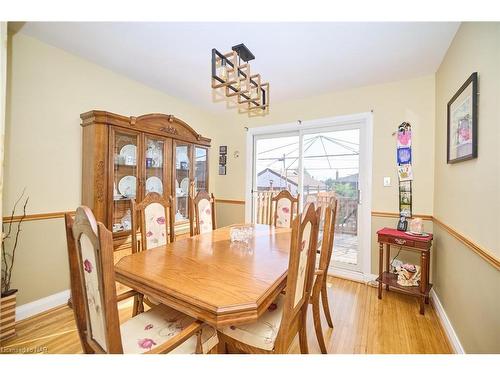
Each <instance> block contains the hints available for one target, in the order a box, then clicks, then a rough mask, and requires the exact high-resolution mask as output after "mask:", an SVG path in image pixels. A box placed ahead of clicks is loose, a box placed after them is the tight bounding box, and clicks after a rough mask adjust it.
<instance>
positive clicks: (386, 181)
mask: <svg viewBox="0 0 500 375" xmlns="http://www.w3.org/2000/svg"><path fill="white" fill-rule="evenodd" d="M387 186H391V178H390V177H384V187H387Z"/></svg>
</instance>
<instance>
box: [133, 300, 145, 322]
mask: <svg viewBox="0 0 500 375" xmlns="http://www.w3.org/2000/svg"><path fill="white" fill-rule="evenodd" d="M143 301H144V296H143V295H142V294H139V295H136V296H134V307H133V308H132V316H133V317H134V316H136V315H138V314H142V313H143V312H144V304H143Z"/></svg>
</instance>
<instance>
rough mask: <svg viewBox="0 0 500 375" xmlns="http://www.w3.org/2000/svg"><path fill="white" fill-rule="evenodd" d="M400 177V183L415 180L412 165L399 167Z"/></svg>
mask: <svg viewBox="0 0 500 375" xmlns="http://www.w3.org/2000/svg"><path fill="white" fill-rule="evenodd" d="M398 176H399V181H400V182H403V181H411V180H413V171H412V167H411V164H404V165H400V166H398Z"/></svg>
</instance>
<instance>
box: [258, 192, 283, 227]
mask: <svg viewBox="0 0 500 375" xmlns="http://www.w3.org/2000/svg"><path fill="white" fill-rule="evenodd" d="M254 194H256V195H255V223H256V224H266V225H273V223H274V216H273V210H272V208H273V201H272V198H273V197H274V196H275V195H277V194H278V192H277V191H274V190H266V191H257V192H255V193H254Z"/></svg>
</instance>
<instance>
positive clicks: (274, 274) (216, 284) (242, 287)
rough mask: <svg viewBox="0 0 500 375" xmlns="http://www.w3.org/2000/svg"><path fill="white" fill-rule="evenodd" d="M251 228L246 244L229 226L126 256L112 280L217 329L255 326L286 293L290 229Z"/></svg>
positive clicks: (118, 265)
mask: <svg viewBox="0 0 500 375" xmlns="http://www.w3.org/2000/svg"><path fill="white" fill-rule="evenodd" d="M252 227H253V236H252V238H251V240H250V241H249V242H248V244H242V243H240V242H231V240H230V228H231V226H229V227H223V228H219V229H216V230H214V231H212V232H209V233H204V234H200V235H197V236H193V237H190V238H185V239H182V240H179V241H176V242H173V243H169V244H166V245H163V246H160V247H157V248H153V249H150V250H147V251H142V252H138V253H135V254H131V255H127V256H125V257H123V258H122V259H121V260H120V261H119V262H118V263H117V264H116V265H115V271H116V281H118V282H120V283H122V284H125V285H126V286H129V287H131V288H133V289H135V290H136V291H138V292H140V293H143V294H144V295H147V296H150V297H152V298H154V299H156V300H158V301H159V302H161V303H163V304H165V305H168V306H170V307H172V308H175V309H177V310H179V311H181V312H183V313H185V314H187V315H189V316H192V317H193V318H196V319H200V320H202V321H205V322H206V323H208V324H210V325H212V326H214V327H216V328H221V327H224V326H228V325H237V324H243V323H251V322H254V321H256V320H257V319H258V317H259V316H261V315H262V314H263V313H264V312H265V311H266V309H267V308H268V307H269V305H270V304H271V303H272V302H273V301H274V300H275V299H276V297H277V296H278V294H279V293H280V292H281V291H282V290H283V289H284V288H285V284H286V277H287V271H288V260H289V250H290V241H291V229H289V228H276V227H273V226H269V225H261V224H255V225H252Z"/></svg>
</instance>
